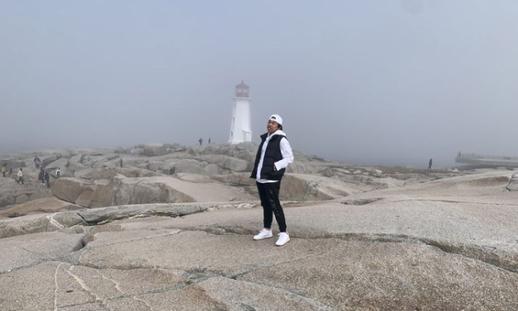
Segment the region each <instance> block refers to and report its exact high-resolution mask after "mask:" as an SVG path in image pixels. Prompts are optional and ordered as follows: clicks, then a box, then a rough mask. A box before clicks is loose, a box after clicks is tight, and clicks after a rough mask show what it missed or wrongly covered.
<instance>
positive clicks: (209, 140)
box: [209, 137, 210, 145]
mask: <svg viewBox="0 0 518 311" xmlns="http://www.w3.org/2000/svg"><path fill="white" fill-rule="evenodd" d="M209 145H210V137H209Z"/></svg>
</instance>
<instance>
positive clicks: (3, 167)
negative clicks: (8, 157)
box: [2, 164, 7, 177]
mask: <svg viewBox="0 0 518 311" xmlns="http://www.w3.org/2000/svg"><path fill="white" fill-rule="evenodd" d="M5 174H7V168H6V167H5V164H4V165H2V177H5Z"/></svg>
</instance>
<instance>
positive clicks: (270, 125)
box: [266, 120, 279, 134]
mask: <svg viewBox="0 0 518 311" xmlns="http://www.w3.org/2000/svg"><path fill="white" fill-rule="evenodd" d="M278 129H279V124H277V122H275V121H272V120H268V124H267V125H266V130H268V133H270V134H271V133H273V132H275V131H277V130H278Z"/></svg>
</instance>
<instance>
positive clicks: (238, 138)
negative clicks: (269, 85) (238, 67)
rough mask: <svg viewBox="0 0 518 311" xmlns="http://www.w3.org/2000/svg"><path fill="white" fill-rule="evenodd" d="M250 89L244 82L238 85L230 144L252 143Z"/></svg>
mask: <svg viewBox="0 0 518 311" xmlns="http://www.w3.org/2000/svg"><path fill="white" fill-rule="evenodd" d="M249 94H250V87H249V86H248V85H246V84H245V83H244V82H243V81H241V83H239V84H238V85H236V97H234V110H233V111H232V122H231V124H230V136H229V138H228V142H229V143H230V144H239V143H243V142H250V141H252V127H251V124H250V96H249Z"/></svg>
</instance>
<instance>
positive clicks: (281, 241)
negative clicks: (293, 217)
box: [275, 232, 290, 246]
mask: <svg viewBox="0 0 518 311" xmlns="http://www.w3.org/2000/svg"><path fill="white" fill-rule="evenodd" d="M289 241H290V236H289V235H288V233H287V232H281V233H279V239H278V240H277V242H275V245H277V246H283V245H284V244H286V243H288V242H289Z"/></svg>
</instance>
